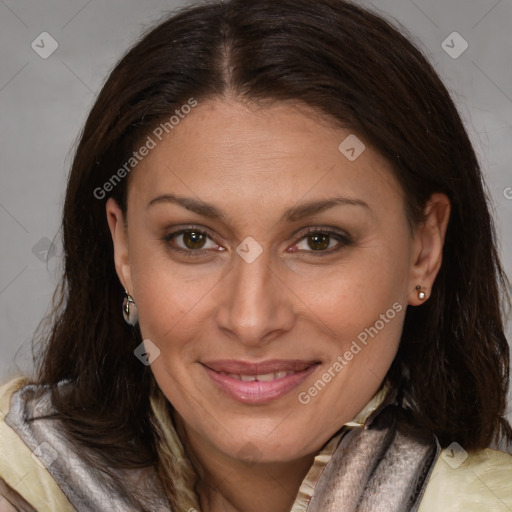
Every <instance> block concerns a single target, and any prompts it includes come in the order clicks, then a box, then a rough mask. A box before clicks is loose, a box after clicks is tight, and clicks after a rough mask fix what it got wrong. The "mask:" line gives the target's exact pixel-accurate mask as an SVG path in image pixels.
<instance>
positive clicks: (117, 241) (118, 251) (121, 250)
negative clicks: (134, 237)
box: [105, 197, 133, 293]
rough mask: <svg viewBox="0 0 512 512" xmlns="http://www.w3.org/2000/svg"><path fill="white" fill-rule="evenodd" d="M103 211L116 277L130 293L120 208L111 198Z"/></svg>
mask: <svg viewBox="0 0 512 512" xmlns="http://www.w3.org/2000/svg"><path fill="white" fill-rule="evenodd" d="M105 209H106V213H107V222H108V227H109V229H110V235H111V236H112V242H113V244H114V263H115V267H116V273H117V277H118V278H119V281H121V284H122V285H123V286H124V289H125V290H127V291H128V293H130V292H131V291H132V290H133V286H132V274H131V265H130V257H129V256H130V251H129V247H128V234H127V232H126V231H127V230H126V223H125V218H124V215H123V212H122V210H121V208H120V207H119V205H118V204H117V202H116V201H115V200H114V199H113V198H111V197H110V198H109V199H108V200H107V204H106V207H105Z"/></svg>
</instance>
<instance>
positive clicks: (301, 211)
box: [147, 194, 370, 222]
mask: <svg viewBox="0 0 512 512" xmlns="http://www.w3.org/2000/svg"><path fill="white" fill-rule="evenodd" d="M162 203H171V204H177V205H179V206H182V207H183V208H186V209H187V210H189V211H191V212H194V213H197V214H198V215H201V216H203V217H208V218H211V219H218V220H221V221H224V222H225V221H226V220H227V219H226V215H225V214H224V213H223V212H222V211H221V210H219V209H218V208H217V207H216V206H214V205H212V204H209V203H205V202H204V201H201V200H200V199H194V198H192V197H183V196H177V195H175V194H164V195H161V196H158V197H155V198H154V199H152V200H151V201H150V202H149V203H148V205H147V208H149V207H150V206H153V205H155V204H162ZM340 205H342V206H361V207H363V208H367V209H368V210H369V209H370V207H369V206H368V204H367V203H365V202H364V201H362V200H361V199H352V198H349V197H331V198H329V199H324V200H320V201H309V202H306V203H302V204H299V205H297V206H293V207H292V208H290V209H288V210H286V211H285V212H284V213H283V215H282V216H281V218H280V220H279V222H283V221H288V222H295V221H298V220H300V219H302V218H304V217H308V216H311V215H316V214H318V213H321V212H323V211H325V210H327V209H329V208H333V207H334V206H340Z"/></svg>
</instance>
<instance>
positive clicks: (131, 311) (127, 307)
mask: <svg viewBox="0 0 512 512" xmlns="http://www.w3.org/2000/svg"><path fill="white" fill-rule="evenodd" d="M124 293H125V297H124V299H123V318H124V321H125V322H126V323H127V324H128V325H131V326H134V325H137V322H138V321H139V315H138V314H137V306H136V304H135V301H134V300H133V297H132V296H131V295H130V294H129V293H128V292H127V291H126V290H125V291H124Z"/></svg>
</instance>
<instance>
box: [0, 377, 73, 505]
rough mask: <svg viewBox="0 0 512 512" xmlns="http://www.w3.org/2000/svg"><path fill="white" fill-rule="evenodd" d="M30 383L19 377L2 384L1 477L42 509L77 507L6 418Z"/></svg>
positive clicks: (23, 496) (0, 387) (26, 499)
mask: <svg viewBox="0 0 512 512" xmlns="http://www.w3.org/2000/svg"><path fill="white" fill-rule="evenodd" d="M26 384H27V380H26V379H25V378H23V377H18V378H15V379H12V380H10V381H9V382H6V383H3V384H2V385H1V386H0V480H3V481H4V482H5V484H6V485H7V486H8V487H9V488H10V489H11V490H12V491H13V493H12V494H14V493H16V494H17V495H19V496H20V497H21V498H23V499H24V500H25V501H27V502H28V503H29V504H30V505H31V506H32V507H33V508H34V509H36V510H38V511H41V512H43V511H55V510H59V511H63V512H68V511H74V510H75V509H74V508H73V507H72V506H71V504H70V502H69V501H68V499H67V498H66V496H65V495H64V494H63V492H62V491H61V489H60V488H59V486H58V485H57V483H56V482H55V480H54V479H53V478H52V476H51V475H50V473H49V472H48V470H47V469H46V468H45V467H44V465H43V464H42V462H41V460H40V459H38V458H37V456H36V455H35V454H34V453H33V451H31V450H30V449H29V447H28V446H27V445H26V444H25V443H24V442H23V441H22V439H21V438H20V437H19V435H18V433H17V432H16V431H15V430H13V429H12V428H11V427H10V426H9V425H8V424H7V423H6V422H5V417H6V416H7V414H8V413H9V410H10V403H11V397H12V395H13V394H14V393H15V392H16V391H18V390H20V389H21V388H23V387H24V386H25V385H26ZM5 484H4V485H5ZM9 500H10V501H11V498H9Z"/></svg>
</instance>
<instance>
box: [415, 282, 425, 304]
mask: <svg viewBox="0 0 512 512" xmlns="http://www.w3.org/2000/svg"><path fill="white" fill-rule="evenodd" d="M416 290H417V291H418V299H420V300H425V299H426V297H427V296H426V294H425V292H423V291H422V290H421V286H420V285H418V286H416Z"/></svg>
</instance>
